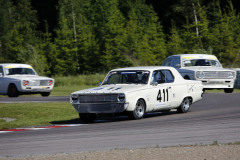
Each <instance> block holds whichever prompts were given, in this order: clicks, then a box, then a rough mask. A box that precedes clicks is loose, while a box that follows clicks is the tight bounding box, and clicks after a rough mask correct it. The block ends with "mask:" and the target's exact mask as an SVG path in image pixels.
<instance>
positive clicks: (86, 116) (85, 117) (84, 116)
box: [79, 113, 97, 123]
mask: <svg viewBox="0 0 240 160" xmlns="http://www.w3.org/2000/svg"><path fill="white" fill-rule="evenodd" d="M79 117H80V119H81V120H82V121H83V122H85V123H92V122H93V121H94V120H95V119H96V118H97V115H96V114H95V113H79Z"/></svg>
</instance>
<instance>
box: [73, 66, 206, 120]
mask: <svg viewBox="0 0 240 160" xmlns="http://www.w3.org/2000/svg"><path fill="white" fill-rule="evenodd" d="M202 94H203V85H202V83H201V81H191V80H184V79H183V78H182V76H181V75H180V74H179V72H178V71H177V70H176V69H174V68H173V67H161V66H152V67H129V68H120V69H114V70H111V71H110V72H109V73H108V75H107V76H106V78H105V79H104V81H103V82H102V84H101V85H100V86H99V87H96V88H91V89H86V90H80V91H77V92H74V93H72V94H71V96H70V102H71V103H72V105H73V107H74V108H75V110H76V111H77V112H78V113H79V116H80V119H82V120H83V121H85V122H93V121H94V120H95V119H96V118H97V116H98V115H100V114H115V113H116V114H117V113H126V114H127V115H128V116H129V117H130V118H131V119H141V118H143V116H144V114H145V113H147V112H156V111H170V110H171V109H177V111H178V112H181V113H186V112H188V110H189V108H190V105H191V104H192V103H194V102H197V101H199V100H201V99H202Z"/></svg>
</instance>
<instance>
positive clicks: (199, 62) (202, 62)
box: [182, 59, 221, 67]
mask: <svg viewBox="0 0 240 160" xmlns="http://www.w3.org/2000/svg"><path fill="white" fill-rule="evenodd" d="M182 62H183V66H184V67H192V66H213V67H221V65H220V63H219V62H218V61H216V60H212V59H187V60H186V59H184V60H183V61H182Z"/></svg>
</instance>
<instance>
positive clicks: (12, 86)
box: [8, 84, 19, 97]
mask: <svg viewBox="0 0 240 160" xmlns="http://www.w3.org/2000/svg"><path fill="white" fill-rule="evenodd" d="M18 96H19V92H18V90H17V87H16V86H15V84H10V85H9V86H8V97H18Z"/></svg>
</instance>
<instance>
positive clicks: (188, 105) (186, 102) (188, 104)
mask: <svg viewBox="0 0 240 160" xmlns="http://www.w3.org/2000/svg"><path fill="white" fill-rule="evenodd" d="M182 108H183V110H184V111H188V109H189V108H190V101H189V99H188V98H186V99H185V100H184V102H183V106H182Z"/></svg>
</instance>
